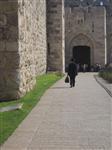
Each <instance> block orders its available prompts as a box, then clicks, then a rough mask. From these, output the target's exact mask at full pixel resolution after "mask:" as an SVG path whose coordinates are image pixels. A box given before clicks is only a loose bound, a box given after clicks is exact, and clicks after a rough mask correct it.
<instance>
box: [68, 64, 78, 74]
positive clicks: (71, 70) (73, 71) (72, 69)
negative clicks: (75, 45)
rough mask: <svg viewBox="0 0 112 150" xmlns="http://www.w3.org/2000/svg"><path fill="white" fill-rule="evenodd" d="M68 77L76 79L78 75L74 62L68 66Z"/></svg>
mask: <svg viewBox="0 0 112 150" xmlns="http://www.w3.org/2000/svg"><path fill="white" fill-rule="evenodd" d="M68 75H69V76H70V77H75V76H76V75H77V65H76V63H74V62H70V64H69V66H68Z"/></svg>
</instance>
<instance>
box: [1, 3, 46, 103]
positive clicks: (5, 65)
mask: <svg viewBox="0 0 112 150" xmlns="http://www.w3.org/2000/svg"><path fill="white" fill-rule="evenodd" d="M0 72H1V75H0V87H1V88H0V100H7V99H8V100H9V99H17V98H19V97H21V96H23V95H24V94H25V93H26V92H28V91H30V90H31V89H32V88H33V87H34V84H35V77H36V76H37V75H39V74H43V73H45V72H46V2H45V0H41V1H40V0H14V1H13V0H5V1H3V0H0Z"/></svg>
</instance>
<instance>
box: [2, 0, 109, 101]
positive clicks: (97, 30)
mask: <svg viewBox="0 0 112 150" xmlns="http://www.w3.org/2000/svg"><path fill="white" fill-rule="evenodd" d="M111 6H112V5H110V6H108V7H109V9H108V8H107V7H106V9H105V7H103V6H102V7H94V8H89V7H88V8H87V7H85V8H81V9H80V8H79V7H75V8H74V7H73V8H70V7H69V8H68V7H67V6H66V7H64V0H0V100H12V99H18V98H20V97H22V96H23V95H25V93H26V92H28V91H30V90H31V89H32V88H33V87H34V85H35V83H36V79H35V78H36V76H37V75H40V74H44V73H45V72H46V71H47V70H51V71H60V72H64V69H65V63H66V64H67V63H68V59H69V58H70V57H71V51H72V46H75V45H79V44H80V45H87V46H90V48H91V51H92V53H91V58H92V59H91V61H92V63H101V64H104V63H105V49H106V48H107V53H108V63H110V62H112V55H111V54H112V42H111V41H112V36H111V35H112V10H111V8H112V7H111ZM46 8H47V11H46ZM105 10H108V11H105ZM107 12H108V13H107ZM105 14H106V15H107V18H105V16H106V15H105ZM91 18H92V19H91ZM105 19H106V22H105ZM46 25H47V26H46ZM105 25H107V26H106V27H107V30H106V31H107V34H106V33H105ZM105 38H106V39H107V47H106V42H105ZM79 41H80V42H79ZM70 45H71V47H70Z"/></svg>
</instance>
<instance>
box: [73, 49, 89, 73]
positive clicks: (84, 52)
mask: <svg viewBox="0 0 112 150" xmlns="http://www.w3.org/2000/svg"><path fill="white" fill-rule="evenodd" d="M73 58H74V59H75V60H76V63H77V64H79V65H80V71H83V65H84V64H86V66H87V68H86V69H87V71H89V70H90V47H89V46H74V47H73Z"/></svg>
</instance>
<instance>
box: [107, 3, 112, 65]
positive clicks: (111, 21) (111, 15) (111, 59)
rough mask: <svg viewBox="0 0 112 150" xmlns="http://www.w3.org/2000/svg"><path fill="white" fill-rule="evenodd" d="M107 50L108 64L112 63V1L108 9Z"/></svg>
mask: <svg viewBox="0 0 112 150" xmlns="http://www.w3.org/2000/svg"><path fill="white" fill-rule="evenodd" d="M107 49H108V54H107V59H108V63H112V1H111V2H110V5H109V6H108V7H107Z"/></svg>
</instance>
